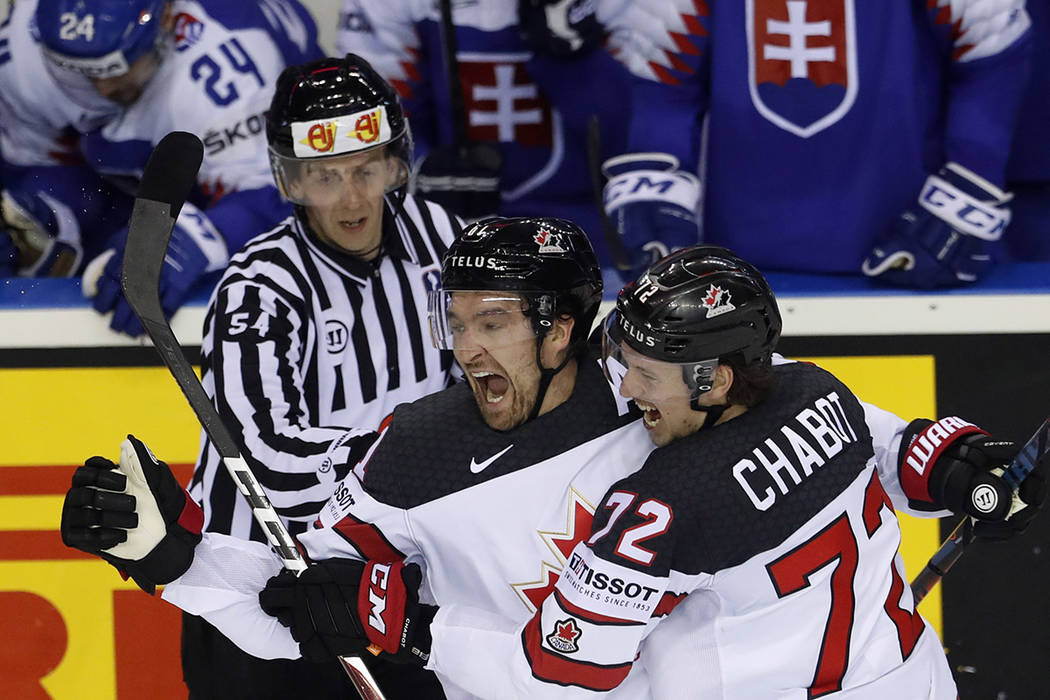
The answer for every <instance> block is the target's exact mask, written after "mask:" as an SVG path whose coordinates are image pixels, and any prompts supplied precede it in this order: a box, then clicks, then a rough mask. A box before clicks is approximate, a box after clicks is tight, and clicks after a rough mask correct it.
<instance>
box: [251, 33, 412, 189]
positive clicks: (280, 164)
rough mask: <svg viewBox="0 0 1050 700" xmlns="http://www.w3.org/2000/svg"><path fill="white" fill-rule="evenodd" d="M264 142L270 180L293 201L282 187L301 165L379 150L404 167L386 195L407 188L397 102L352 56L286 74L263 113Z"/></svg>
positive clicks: (408, 156) (408, 145) (406, 154)
mask: <svg viewBox="0 0 1050 700" xmlns="http://www.w3.org/2000/svg"><path fill="white" fill-rule="evenodd" d="M266 140H267V142H268V143H269V145H270V164H271V167H272V168H273V172H274V177H275V178H276V179H277V184H278V186H280V188H281V191H282V193H283V194H284V195H285V196H286V197H287V198H289V199H291V200H292V201H296V199H295V198H294V197H291V196H290V195H289V192H288V187H287V186H286V185H287V182H288V180H289V179H290V178H293V177H295V176H296V175H297V174H298V172H299V171H298V168H299V166H300V165H301V164H302V162H303V161H306V160H312V159H315V158H330V157H335V156H346V155H350V154H358V153H363V152H366V151H370V150H372V149H375V148H381V147H385V148H386V149H387V155H388V156H392V157H395V158H397V159H398V160H400V161H401V163H402V164H403V167H402V169H401V171H400V172H399V174H398V177H397V178H396V181H395V182H394V183H393V184H392V186H391V187H390V188H389V189H394V188H396V187H402V186H404V185H405V184H406V183H407V182H408V173H409V165H410V163H411V160H412V137H411V133H410V131H409V128H408V121H407V120H406V119H405V113H404V110H402V108H401V100H400V99H399V98H398V95H397V92H396V91H395V90H394V88H393V87H391V85H390V84H389V83H388V82H386V81H385V80H383V78H382V77H381V76H380V75H379V74H378V73H377V72H376V71H375V69H373V68H372V66H371V65H369V63H368V61H366V60H365V59H363V58H361V57H360V56H357V55H355V54H347V55H346V56H345V57H343V58H322V59H319V60H316V61H311V62H309V63H305V64H303V65H299V66H289V67H287V68H285V69H284V71H283V72H282V73H281V75H280V76H279V77H278V78H277V87H276V89H275V91H274V94H273V99H272V101H271V102H270V109H269V110H268V111H267V112H266ZM299 203H304V202H299Z"/></svg>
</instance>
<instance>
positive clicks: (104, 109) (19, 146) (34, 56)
mask: <svg viewBox="0 0 1050 700" xmlns="http://www.w3.org/2000/svg"><path fill="white" fill-rule="evenodd" d="M36 6H37V3H36V0H19V2H18V3H16V4H15V5H14V6H13V7H12V8H11V10H10V14H9V15H8V16H7V18H6V19H5V20H4V22H3V25H2V26H0V153H2V155H3V158H4V161H6V162H7V163H9V164H11V165H17V166H23V167H28V166H49V165H63V164H66V163H68V162H70V161H71V160H76V159H77V158H79V153H78V151H77V148H76V145H77V144H76V140H75V139H70V138H68V137H67V129H68V128H70V127H72V128H74V129H77V130H79V131H88V130H90V129H93V128H95V127H97V126H98V125H100V124H101V123H102V122H103V121H105V120H106V119H108V118H111V117H113V116H114V115H115V114H116V113H117V111H118V107H117V106H116V105H115V104H111V103H109V104H107V103H106V101H105V100H102V99H101V98H99V99H98V100H97V101H95V102H93V103H92V104H91V105H85V104H81V103H78V102H76V101H74V100H71V99H69V97H68V96H67V95H66V94H65V93H63V92H62V89H61V88H60V87H59V85H58V83H57V82H55V80H54V78H52V77H51V73H50V72H49V71H48V70H47V68H46V66H45V65H44V55H43V53H42V52H41V50H40V44H39V42H38V41H37V40H36V39H35V38H34V34H35V32H34V29H33V15H34V14H35V12H36Z"/></svg>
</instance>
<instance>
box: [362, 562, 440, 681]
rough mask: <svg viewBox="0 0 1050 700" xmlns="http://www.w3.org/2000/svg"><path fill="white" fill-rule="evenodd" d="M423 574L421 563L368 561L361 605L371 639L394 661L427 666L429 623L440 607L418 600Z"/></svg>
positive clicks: (363, 619)
mask: <svg viewBox="0 0 1050 700" xmlns="http://www.w3.org/2000/svg"><path fill="white" fill-rule="evenodd" d="M422 579H423V574H422V572H421V571H420V570H419V565H418V564H409V565H408V566H405V565H404V563H403V562H397V563H395V564H380V563H378V562H375V561H370V562H368V566H367V567H366V568H365V572H364V576H363V577H362V578H361V592H360V596H359V598H358V609H359V610H360V612H361V620H362V621H363V622H364V625H365V633H366V634H367V635H368V639H369V640H370V641H371V642H372V643H373V644H375V645H376V646H378V647H380V648H381V649H382V650H383V651H385V652H387V653H388V654H391V655H392V656H391V661H396V662H398V663H414V664H418V665H420V666H424V665H426V663H427V659H429V658H430V646H431V637H430V623H431V622H433V620H434V616H435V615H437V611H438V609H437V607H436V606H433V605H422V604H421V603H420V602H419V584H420V582H421V581H422Z"/></svg>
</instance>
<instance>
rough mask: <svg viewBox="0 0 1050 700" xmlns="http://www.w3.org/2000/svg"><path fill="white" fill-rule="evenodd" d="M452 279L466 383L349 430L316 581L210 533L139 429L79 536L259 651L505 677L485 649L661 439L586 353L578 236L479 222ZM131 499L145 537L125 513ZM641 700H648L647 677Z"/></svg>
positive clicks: (453, 679)
mask: <svg viewBox="0 0 1050 700" xmlns="http://www.w3.org/2000/svg"><path fill="white" fill-rule="evenodd" d="M442 279H443V287H442V289H441V290H439V291H436V292H435V294H434V296H433V301H432V304H431V327H432V336H433V338H434V339H435V341H436V342H437V344H438V345H439V346H441V347H450V348H452V349H453V352H454V353H455V356H456V359H457V360H458V362H459V364H460V366H461V367H462V368H463V369H464V371H465V372H466V375H467V382H465V383H462V384H459V385H456V386H454V387H452V388H450V389H447V390H445V391H443V392H439V393H437V394H434V395H431V396H429V397H426V398H424V399H420V400H418V401H415V402H413V403H411V404H405V405H402V406H400V407H398V408H397V409H396V410H395V411H394V414H393V416H392V418H391V420H390V421H389V422H388V423H386V424H385V425H384V430H382V432H381V433H380V435H376V434H373V433H367V432H366V431H349V432H347V434H346V435H345V437H344V438H342V439H339V440H337V441H336V442H335V443H334V444H333V445H332V447H331V448H330V449H329V450H328V452H327V455H326V457H327V459H330V460H331V464H333V465H342V464H354V463H356V462H357V461H358V459H359V457H360V455H361V454H362V453H363V452H364V451H365V450H367V456H366V459H365V460H364V461H363V462H361V463H360V464H359V465H358V466H357V467H356V468H355V471H354V475H351V476H349V477H348V478H346V479H345V480H343V481H342V482H341V483H340V484H339V486H338V488H337V489H336V491H335V494H334V496H333V497H332V499H331V500H330V501H329V503H328V504H327V505H326V506H325V507H324V508H323V509H322V511H321V515H320V518H319V522H318V525H319V527H317V528H316V529H313V530H310V531H308V532H306V533H304V534H302V535H300V536H299V538H298V539H299V541H300V542H301V544H302V545H303V547H304V548H305V551H306V553H307V554H308V556H309V557H310V559H312V560H313V561H314V562H315V564H314V565H312V566H311V567H310V568H309V569H308V570H307V571H306V572H305V573H304V574H303V575H302V576H301V577H300V578H298V579H296V578H295V577H294V576H291V575H286V574H281V575H278V576H276V577H275V578H274V580H272V581H270V583H269V585H268V586H266V583H267V579H268V578H270V577H273V576H274V575H275V574H277V573H278V569H279V565H278V563H277V561H276V560H275V559H274V558H273V556H272V555H271V553H270V552H269V551H268V548H267V547H266V546H265V545H263V544H261V543H258V542H246V541H243V540H240V539H235V538H232V537H228V536H223V535H219V534H216V533H210V532H205V533H204V534H203V536H202V535H201V534H200V528H199V527H196V526H195V525H194V522H195V517H196V518H199V517H200V516H199V510H198V508H197V506H196V504H195V503H194V502H193V501H192V499H189V497H188V495H186V494H185V493H184V492H183V491H182V489H181V488H180V487H179V486H178V485H177V484H176V483H175V482H174V480H173V479H172V478H171V476H170V471H169V470H168V469H167V467H166V466H164V465H163V464H162V463H157V462H156V461H154V459H153V458H152V457H151V456H150V455H149V453H148V451H147V450H146V449H145V446H144V445H142V443H140V442H138V441H137V440H135V439H133V438H129V440H128V441H127V442H126V443H125V444H124V447H123V450H122V457H121V465H122V466H121V467H120V469H121V470H123V471H124V472H126V473H128V474H131V475H132V476H131V477H129V478H128V480H127V482H126V486H125V477H124V476H123V475H122V474H121V473H118V471H117V470H116V467H115V466H114V465H113V464H112V463H111V462H109V461H108V460H104V459H101V458H93V459H92V460H89V461H88V463H87V464H86V465H85V466H84V467H83V468H82V469H81V470H78V473H77V476H76V477H75V480H74V481H75V483H74V487H73V488H72V489H71V490H70V492H69V494H68V496H67V499H66V502H65V506H64V511H63V525H62V532H63V537H64V538H65V542H66V543H67V544H69V545H70V546H75V547H78V548H80V549H83V550H85V551H90V552H92V553H94V554H98V555H99V556H102V557H103V558H105V559H107V560H108V561H111V562H112V563H114V564H115V565H116V566H117V567H118V568H120V569H122V570H124V571H126V572H127V573H129V574H130V575H132V576H134V577H135V578H136V580H137V581H139V582H140V583H141V584H143V585H144V586H145V587H146V588H148V589H151V588H152V586H153V584H157V583H168V582H171V583H169V585H168V586H167V587H166V589H165V592H164V596H165V598H166V599H167V600H169V601H170V602H172V603H174V604H176V605H178V606H180V607H182V608H183V609H184V610H187V611H189V612H192V613H195V614H200V615H203V616H204V617H205V618H206V619H208V620H209V621H210V622H212V623H213V624H215V625H216V626H217V627H218V628H219V629H220V630H222V631H223V632H224V633H225V634H226V635H227V636H229V637H230V638H231V639H233V640H234V641H236V642H237V643H238V644H239V645H240V646H242V648H244V649H245V650H246V651H248V652H250V653H252V654H255V655H257V656H261V657H266V658H277V657H285V658H294V657H298V656H300V655H302V656H305V657H306V658H309V659H314V660H326V659H331V657H332V655H334V654H354V653H361V652H362V650H363V648H364V646H365V644H367V643H368V642H369V641H370V640H371V641H375V642H376V643H378V644H379V645H380V646H381V647H382V648H383V649H384V650H385V651H386V652H388V653H389V654H390V655H391V656H392V658H394V659H395V660H403V661H409V662H412V663H416V664H423V663H426V664H427V668H430V669H433V670H434V671H435V672H437V674H438V676H439V677H440V678H441V680H442V685H443V687H444V689H445V692H446V694H447V695H448V697H450V698H461V697H470V694H467V693H465V692H464V691H463V690H462V689H461V688H460V687H459V678H458V676H459V675H460V674H463V673H468V674H474V675H478V674H479V673H491V672H492V669H491V668H490V669H488V670H487V671H485V669H481V668H479V667H477V666H475V665H473V664H472V663H471V662H470V657H471V656H472V655H473V654H474V653H476V652H478V650H479V647H483V646H485V645H487V644H488V643H489V640H490V639H502V638H504V637H505V636H506V635H497V634H496V633H497V632H499V631H501V630H497V629H495V628H492V627H490V626H489V625H490V622H497V621H498V622H499V624H501V625H509V626H510V627H511V628H514V627H516V626H520V625H523V624H524V623H525V622H526V621H527V620H528V619H529V618H530V617H531V616H532V614H533V612H534V611H535V609H536V606H537V605H539V604H540V602H541V601H542V600H543V599H544V598H545V597H546V596H547V595H548V593H549V592H550V590H551V588H552V586H553V584H554V581H555V580H556V579H557V577H558V575H559V573H560V571H561V568H562V566H563V565H564V562H565V556H566V554H567V553H568V552H569V550H570V549H571V548H572V546H573V544H574V543H575V542H576V541H578V540H579V539H580V538H581V537H582V536H583V535H584V533H585V532H587V531H589V529H590V523H591V520H592V518H593V516H594V508H593V505H594V504H595V503H596V502H597V499H599V498H601V496H602V494H604V493H605V491H606V490H607V489H608V487H609V485H610V484H612V483H614V482H615V481H616V480H617V479H619V478H621V477H623V476H625V475H626V474H628V473H630V472H631V471H633V470H634V469H635V468H637V466H638V465H639V464H641V462H642V461H643V460H644V457H645V455H646V454H647V453H648V452H649V450H650V449H651V445H650V443H649V440H648V439H647V438H646V436H645V430H644V428H643V426H642V424H641V422H640V421H639V420H637V418H638V413H637V412H636V411H633V410H630V409H629V406H628V404H627V403H626V402H624V401H622V400H619V399H618V398H617V397H616V396H615V394H614V393H613V392H612V391H611V390H610V387H609V384H608V383H607V382H606V380H605V378H604V376H603V375H602V372H601V369H600V367H599V363H598V357H597V352H596V349H595V348H592V347H588V346H587V345H586V338H587V335H588V330H589V329H590V326H591V324H592V322H593V319H594V316H595V314H596V312H597V309H598V303H599V300H600V298H601V288H602V285H601V276H600V270H599V267H598V264H597V260H596V258H595V256H594V253H593V251H592V250H591V247H590V244H589V242H588V241H587V238H586V235H585V234H584V233H583V231H581V230H580V229H579V228H578V227H576V226H575V225H573V224H571V223H569V222H567V221H563V220H559V219H548V218H535V219H494V220H491V221H488V222H482V223H479V224H476V225H474V226H473V227H471V228H469V229H467V230H466V231H465V232H464V234H463V235H462V237H460V238H459V239H458V240H456V241H455V242H454V243H453V244H452V245H451V246H450V248H449V250H448V252H447V254H446V255H445V257H444V260H443V263H442ZM118 482H119V483H118ZM264 483H265V481H264ZM112 491H124V492H125V493H126V494H131V495H133V496H134V499H135V503H136V504H137V505H133V504H131V503H130V501H129V499H126V497H125V496H124V495H123V494H115V493H112ZM151 504H155V505H151ZM129 508H130V509H132V510H135V511H136V515H135V516H133V517H137V519H138V523H140V525H139V526H135V525H134V523H133V522H131V519H129V513H127V512H121V511H127V510H128V509H129ZM154 508H158V509H159V510H154ZM150 513H154V514H158V513H159V515H150ZM194 513H197V515H196V516H195V515H194ZM362 560H366V561H368V564H367V565H366V564H365V563H364V562H363V561H362ZM224 572H229V575H227V574H226V573H224ZM234 572H235V573H234ZM370 582H371V583H370ZM420 582H422V583H421V587H420ZM264 586H266V591H265V592H264V594H263V597H262V605H263V608H265V610H267V611H269V612H270V613H271V614H273V615H274V616H275V617H276V618H277V619H274V617H269V616H268V615H266V614H265V613H264V612H263V609H262V608H260V590H262V589H263V588H264ZM417 588H418V589H419V590H418V591H417ZM359 594H360V596H361V603H360V604H361V609H360V611H359V610H358V604H359V603H358V598H359ZM369 601H371V602H369ZM431 604H436V605H439V606H440V609H437V608H435V607H433V606H432V605H431ZM317 606H320V607H317ZM325 611H327V612H325ZM333 615H334V617H332V616H333ZM278 621H280V623H283V624H284V625H289V626H290V627H291V632H290V633H289V630H288V629H285V627H284V626H282V624H279V622H278ZM365 621H367V622H365ZM362 623H364V629H362ZM464 634H469V636H470V639H469V642H468V643H467V644H466V645H465V646H464V644H463V642H462V641H461V640H460V639H459V637H461V636H462V635H464ZM502 648H503V649H504V650H507V651H508V652H512V651H513V649H515V648H518V649H520V642H519V641H518V640H517V638H516V637H514V638H513V639H512V640H511V646H510V648H509V650H508V648H507V647H502ZM465 649H469V650H470V653H469V654H465V653H464V650H465ZM333 663H334V662H333ZM521 663H523V662H521ZM502 671H503V669H500V672H501V673H502ZM535 683H537V684H538V685H540V686H541V688H540V689H541V690H542V689H543V687H544V686H545V684H539V683H538V682H535ZM622 692H623V694H624V697H630V698H644V697H647V695H648V691H647V681H646V679H645V674H644V670H643V669H641V668H639V670H638V671H637V672H635V673H633V674H632V675H630V676H629V677H628V678H627V679H626V681H625V682H624V684H623V690H622ZM474 695H477V696H480V697H492V694H491V693H489V692H486V691H485V690H484V689H482V690H479V691H474ZM526 696H527V694H524V693H523V694H522V695H520V697H526Z"/></svg>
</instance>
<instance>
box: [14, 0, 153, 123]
mask: <svg viewBox="0 0 1050 700" xmlns="http://www.w3.org/2000/svg"><path fill="white" fill-rule="evenodd" d="M166 4H167V2H166V0H40V1H39V3H38V4H37V8H36V13H35V15H34V24H35V28H34V31H35V34H36V35H37V36H38V38H39V39H40V43H41V46H42V48H43V52H44V56H45V58H46V59H47V60H46V64H47V66H48V69H49V70H50V71H51V74H52V75H53V76H54V77H55V78H56V80H57V81H58V82H59V84H60V85H61V86H62V87H63V88H64V89H66V90H67V91H68V92H69V93H70V95H71V96H72V97H74V98H77V99H78V101H87V102H89V103H91V104H88V105H87V106H94V104H93V103H92V100H93V99H97V94H96V96H95V97H94V98H92V97H91V95H90V93H88V92H85V91H86V90H89V89H90V90H92V91H94V90H95V88H94V87H93V86H92V84H91V82H90V81H91V80H102V79H107V78H116V77H118V76H122V75H125V74H127V73H128V71H129V70H131V67H132V64H134V63H135V62H136V61H137V60H139V59H140V58H142V57H143V56H145V55H147V54H148V53H150V52H156V53H157V55H158V59H159V56H160V55H161V54H162V53H163V52H164V51H165V50H166V49H165V47H166V43H167V39H168V36H167V33H164V32H161V24H162V19H163V16H164V9H165V5H166ZM154 69H155V66H151V67H150V68H149V69H148V71H144V73H145V74H144V75H143V76H141V80H142V83H143V84H144V83H145V81H146V80H148V79H149V77H151V76H152V72H153V70H154Z"/></svg>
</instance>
